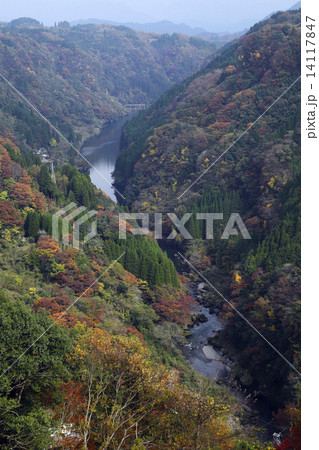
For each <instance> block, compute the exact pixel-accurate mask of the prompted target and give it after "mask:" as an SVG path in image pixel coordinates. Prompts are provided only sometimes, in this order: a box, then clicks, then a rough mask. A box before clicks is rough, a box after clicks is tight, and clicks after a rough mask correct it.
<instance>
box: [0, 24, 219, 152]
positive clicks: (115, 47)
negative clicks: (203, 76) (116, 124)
mask: <svg viewBox="0 0 319 450" xmlns="http://www.w3.org/2000/svg"><path fill="white" fill-rule="evenodd" d="M29 22H30V20H29V21H28V20H27V19H21V20H20V21H19V20H16V21H13V22H12V23H11V24H8V25H6V26H4V27H2V28H1V31H0V64H1V67H2V69H1V73H2V75H4V76H5V77H6V78H7V79H8V80H9V81H10V82H11V83H12V84H13V85H14V86H15V87H16V88H17V89H18V90H20V91H21V92H22V93H23V94H24V95H25V96H26V97H27V99H29V100H30V102H32V103H33V104H34V105H35V107H36V108H38V109H39V111H40V112H41V113H42V114H43V115H44V116H46V117H47V118H48V119H49V120H51V121H52V122H53V124H54V125H56V126H57V127H58V129H59V130H60V131H61V132H62V133H64V134H65V136H66V137H67V138H68V139H69V140H70V141H71V142H73V143H77V144H78V143H79V142H80V141H81V139H82V137H86V136H88V135H89V134H94V132H97V128H99V127H100V126H101V125H102V124H104V123H105V122H107V121H109V120H112V119H115V118H117V117H119V116H121V115H123V114H125V111H126V110H125V108H124V106H125V104H132V103H134V104H135V103H143V104H146V105H149V104H150V103H151V102H152V101H154V100H155V99H157V98H158V97H159V96H160V95H161V94H162V93H163V92H164V91H165V90H167V89H168V88H169V87H170V86H171V85H172V84H173V83H176V82H178V81H181V80H182V79H183V78H185V77H187V76H189V75H190V74H191V73H193V72H195V71H196V70H198V69H199V68H200V67H201V66H202V65H203V63H204V62H205V61H207V58H209V56H210V55H211V54H212V52H213V50H214V45H211V44H209V43H207V42H205V41H203V40H202V39H199V38H192V37H185V36H182V35H176V34H175V35H173V36H167V35H164V36H160V35H155V34H147V33H143V32H135V31H133V30H130V29H129V28H126V27H123V26H122V27H121V26H120V27H113V26H109V25H83V26H77V27H72V28H71V27H70V26H68V24H67V23H66V24H65V23H63V24H61V25H60V26H58V27H51V28H44V27H42V26H41V25H40V24H39V23H36V26H35V25H34V24H33V22H32V23H31V25H30V23H29ZM34 22H36V21H34ZM0 105H1V115H0V131H1V132H2V133H4V132H7V131H11V132H14V133H15V135H16V137H17V138H18V139H19V140H20V142H21V144H23V143H24V141H25V142H26V144H27V145H29V146H31V147H32V146H33V145H36V146H39V147H40V146H43V147H46V148H49V149H50V148H52V143H51V146H50V140H51V139H52V138H54V139H55V140H56V141H57V144H58V146H57V147H56V148H54V152H56V151H57V150H58V148H59V139H58V136H56V135H55V133H54V132H52V131H51V130H50V128H49V127H48V125H47V124H46V123H44V122H43V121H41V119H40V118H39V117H38V116H37V115H36V113H35V112H34V111H31V112H30V108H29V107H28V106H27V105H26V104H25V103H24V102H23V101H22V100H21V98H19V97H18V96H17V94H16V93H14V92H13V91H12V89H11V88H10V87H9V86H8V85H7V84H6V83H5V82H4V80H2V79H1V83H0ZM61 145H62V143H61Z"/></svg>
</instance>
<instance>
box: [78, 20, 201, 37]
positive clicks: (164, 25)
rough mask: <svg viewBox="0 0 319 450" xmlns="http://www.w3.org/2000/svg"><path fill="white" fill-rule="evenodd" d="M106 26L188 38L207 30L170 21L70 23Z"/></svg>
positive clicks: (92, 21) (89, 21) (85, 21)
mask: <svg viewBox="0 0 319 450" xmlns="http://www.w3.org/2000/svg"><path fill="white" fill-rule="evenodd" d="M91 23H93V24H105V23H108V24H110V25H115V26H117V25H123V26H125V27H128V28H132V29H133V30H137V31H146V32H148V33H158V34H174V33H180V34H184V35H186V36H197V35H198V34H200V33H205V32H206V30H205V29H204V28H200V27H195V28H193V27H191V26H189V25H186V24H185V23H180V24H176V23H173V22H170V21H169V20H161V21H159V22H148V23H137V22H124V23H122V22H114V21H112V20H102V19H94V18H92V19H79V20H74V21H72V22H70V25H72V26H76V25H87V24H91Z"/></svg>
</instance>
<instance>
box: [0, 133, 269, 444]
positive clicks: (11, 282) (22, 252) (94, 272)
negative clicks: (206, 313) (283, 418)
mask: <svg viewBox="0 0 319 450" xmlns="http://www.w3.org/2000/svg"><path fill="white" fill-rule="evenodd" d="M75 199H76V200H77V202H78V205H83V206H84V205H85V206H88V207H90V208H91V207H97V208H98V235H97V236H96V237H95V238H94V239H92V240H91V241H90V242H89V243H88V244H86V245H85V246H84V247H83V248H81V249H80V250H76V249H75V248H73V247H72V246H67V244H66V241H65V238H66V237H68V235H64V239H63V240H61V243H60V245H59V244H58V243H57V242H55V241H54V240H53V239H52V238H51V232H52V230H51V228H52V214H54V213H55V212H57V211H58V210H59V208H61V207H62V206H64V205H66V204H68V203H69V201H70V200H75ZM0 203H1V205H0V256H1V258H0V304H1V308H0V325H1V326H0V337H1V339H0V356H1V358H0V361H1V363H0V375H1V376H0V424H1V426H0V446H1V448H29V449H36V448H49V447H50V446H51V445H53V446H54V447H58V448H62V449H69V448H82V447H84V448H98V447H100V446H101V445H106V444H105V442H108V444H107V446H108V447H109V448H118V447H119V445H120V442H122V440H123V442H125V447H123V448H126V446H129V447H130V448H133V447H134V446H138V447H140V448H146V446H147V447H149V446H151V447H153V448H160V447H164V448H177V447H180V446H182V447H185V448H195V447H196V448H199V449H206V448H208V447H213V446H215V447H216V448H225V449H226V448H227V449H228V448H231V449H232V448H233V449H241V448H247V449H260V450H261V449H262V448H265V447H264V446H263V445H262V444H259V443H256V444H253V439H252V437H251V436H248V434H247V430H246V429H245V428H244V427H242V425H241V424H240V423H239V419H240V417H241V414H242V413H241V408H240V407H239V406H238V404H237V402H236V401H235V400H234V398H233V397H232V396H230V395H229V394H227V392H226V391H225V390H224V389H223V388H220V387H218V386H217V385H215V384H213V383H208V382H206V383H205V382H204V381H203V380H202V379H200V377H198V376H197V375H196V373H194V372H193V371H192V370H191V369H190V368H189V367H188V365H187V364H186V362H185V360H184V359H183V357H182V354H181V350H180V348H181V346H182V345H183V343H184V342H185V337H184V334H183V330H184V329H185V327H186V325H187V324H188V323H190V312H191V311H192V309H193V308H194V302H193V301H192V299H191V298H190V297H189V296H188V295H186V292H185V290H184V288H183V287H182V285H181V283H180V281H177V279H176V278H174V277H173V275H174V274H175V275H176V272H175V271H174V268H173V267H171V269H170V270H169V269H167V267H165V264H166V262H167V257H166V255H165V254H163V253H162V252H161V250H160V249H159V247H158V245H157V244H156V243H155V242H153V241H150V240H149V239H146V238H142V237H141V236H137V237H136V239H135V238H134V237H133V236H131V239H129V240H128V242H127V245H126V246H123V247H122V248H121V251H122V252H124V251H126V253H127V255H128V256H131V255H133V256H134V252H135V247H136V249H142V250H143V258H144V259H146V260H147V265H146V267H147V266H149V265H151V264H152V263H153V272H155V273H156V272H157V265H158V266H160V265H161V264H163V266H164V268H165V271H169V272H170V274H171V276H172V279H170V280H161V279H160V277H159V278H156V277H155V278H154V280H152V279H150V278H148V273H147V270H146V273H144V274H137V276H135V275H134V274H133V272H134V271H136V270H138V268H139V267H140V266H141V268H143V264H139V262H136V261H135V262H134V264H133V266H132V268H131V270H132V272H129V271H127V270H125V268H124V267H126V265H129V264H130V258H128V259H126V258H125V257H124V256H123V257H122V258H119V256H120V255H117V254H116V255H115V252H116V251H117V246H116V245H115V243H114V241H113V239H112V236H113V234H114V232H115V230H116V229H117V226H118V224H117V213H118V212H119V209H117V207H116V206H115V205H114V204H113V203H112V202H111V201H110V200H109V199H107V198H106V197H105V196H104V195H103V194H102V193H101V192H100V191H97V190H96V189H95V188H94V186H93V185H92V184H91V183H90V181H89V179H88V178H87V177H86V176H85V175H82V174H80V173H79V172H78V171H77V170H76V169H74V168H72V167H71V166H65V167H64V168H62V169H61V170H60V171H57V183H56V184H55V183H53V182H52V180H51V179H50V177H49V175H48V172H47V169H46V166H44V165H42V164H41V163H40V162H39V161H38V159H37V158H36V157H35V158H32V156H30V155H29V160H28V161H26V159H25V157H24V154H23V152H22V153H21V152H20V150H19V149H18V148H17V147H16V146H15V145H14V144H13V143H12V142H11V141H10V140H8V139H4V138H0ZM70 232H71V230H70ZM61 237H62V236H61ZM135 240H136V241H137V242H134V241H135ZM112 244H114V245H112ZM115 258H119V259H118V262H116V261H115ZM136 258H138V254H137V255H136ZM156 261H158V262H157V264H156ZM143 270H145V267H144V269H143ZM173 278H174V279H173ZM147 279H149V283H148V282H147ZM174 280H175V281H174ZM174 285H175V286H174ZM31 344H32V345H31ZM199 436H200V438H199ZM243 440H245V441H246V442H244V441H243ZM249 443H251V444H252V445H250V444H249ZM243 446H244V447H243Z"/></svg>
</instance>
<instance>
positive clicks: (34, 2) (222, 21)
mask: <svg viewBox="0 0 319 450" xmlns="http://www.w3.org/2000/svg"><path fill="white" fill-rule="evenodd" d="M295 2H296V0H241V1H239V0H0V20H3V21H10V20H12V19H14V18H17V17H33V18H35V19H38V20H39V21H41V22H43V23H44V24H45V25H53V24H54V22H55V21H61V20H69V21H72V20H77V19H80V18H82V19H88V18H98V19H108V20H113V21H117V22H156V21H158V20H163V19H166V20H170V21H172V22H175V23H182V22H184V23H187V24H188V25H191V26H200V27H203V28H206V29H207V30H208V31H227V30H230V31H236V30H238V31H239V30H241V29H242V28H244V27H247V26H250V25H252V24H253V23H255V22H257V21H259V20H261V19H263V18H264V17H265V16H266V15H268V14H269V13H271V12H273V11H277V10H279V9H281V10H284V9H288V8H289V7H291V6H292V5H293V4H294V3H295Z"/></svg>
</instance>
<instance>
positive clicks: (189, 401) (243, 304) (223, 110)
mask: <svg viewBox="0 0 319 450" xmlns="http://www.w3.org/2000/svg"><path fill="white" fill-rule="evenodd" d="M215 38H216V39H215V41H214V35H213V36H212V37H211V40H210V41H208V40H204V39H202V38H200V37H193V36H192V37H189V36H183V35H181V34H177V33H175V34H172V35H168V34H163V35H158V34H155V33H146V32H142V31H134V30H132V29H130V28H128V27H126V26H122V25H121V26H115V25H106V24H103V25H93V24H84V25H83V24H82V25H75V26H70V24H68V23H67V22H62V23H60V24H58V25H55V26H54V27H44V26H43V25H42V24H40V23H39V22H37V21H35V20H33V19H18V20H17V21H12V23H9V24H0V62H1V63H2V66H3V70H4V76H3V77H2V78H1V83H0V106H1V110H0V255H1V258H0V304H1V308H0V325H1V326H0V357H1V358H0V368H1V373H2V375H1V377H0V447H1V448H4V449H11V448H28V449H38V448H43V449H49V448H56V449H69V448H74V449H86V450H89V449H102V448H103V449H120V448H123V449H136V450H137V449H139V450H142V449H148V448H154V449H171V448H172V449H198V450H200V449H201V450H208V449H216V450H217V449H225V450H228V449H234V450H256V449H259V450H269V449H271V448H276V449H281V450H283V449H288V448H291V449H297V450H298V449H299V448H300V378H299V371H300V365H301V360H300V271H301V269H300V84H299V78H298V77H299V74H300V10H291V11H286V12H277V13H275V14H272V15H271V16H270V17H268V18H267V19H265V20H263V21H261V22H259V23H257V24H255V25H254V26H252V27H251V28H250V29H249V30H248V31H247V32H245V33H244V34H242V33H240V36H239V37H238V36H237V35H236V39H234V40H231V41H229V42H223V44H224V45H223V46H222V45H221V43H220V39H217V36H215ZM9 79H10V80H11V81H10V83H11V82H12V83H13V85H14V86H16V90H14V89H12V88H11V86H10V84H8V83H7V82H6V80H9ZM25 98H27V99H30V100H28V101H30V102H31V103H32V105H33V104H34V105H36V107H30V104H28V103H27V102H25V101H24V99H25ZM278 99H279V100H278ZM277 100H278V101H277ZM130 105H131V107H130ZM37 108H38V109H39V111H40V114H41V115H43V117H44V116H45V118H47V119H46V120H43V117H42V116H41V115H39V114H38V112H37ZM265 112H266V113H265ZM257 118H258V120H256V119H257ZM78 149H79V150H78ZM83 157H84V158H83ZM122 194H123V195H122ZM70 204H71V205H73V206H70ZM68 208H69V209H68ZM70 208H71V209H70ZM72 208H75V209H73V210H72ZM71 210H72V212H71ZM89 211H95V213H94V214H92V215H91V216H90V214H88V215H86V214H87V213H88V212H89ZM123 213H126V214H127V213H145V214H148V215H149V217H150V225H151V227H150V228H151V229H152V228H153V226H154V222H155V221H156V219H155V217H157V218H158V217H160V218H161V219H160V223H157V226H158V227H160V228H161V234H162V236H161V238H160V239H156V235H155V234H154V232H150V233H146V232H143V233H136V232H134V230H135V229H137V228H138V227H141V223H140V222H138V220H137V221H136V222H135V223H131V222H130V220H127V221H125V222H124V227H125V230H126V239H121V237H120V235H119V217H120V215H121V214H123ZM167 213H172V214H175V217H176V221H178V220H181V219H182V218H183V217H184V216H185V215H186V214H189V220H187V222H186V225H185V228H186V229H187V231H188V233H189V234H190V235H191V237H192V238H191V239H186V238H185V236H184V235H183V233H181V230H180V228H178V226H176V222H175V223H174V221H172V220H170V219H169V217H168V215H167ZM213 213H214V214H216V213H217V214H219V216H220V217H219V219H218V220H214V223H213V229H212V230H211V232H212V233H213V236H207V227H206V225H207V224H206V222H205V220H196V216H197V215H207V214H213ZM72 214H74V215H72ZM156 214H157V215H156ZM234 214H235V215H236V216H238V217H240V218H241V220H242V225H243V227H245V229H247V230H248V234H249V238H247V236H245V235H244V234H243V233H242V229H241V226H238V224H239V222H238V223H236V224H233V225H234V228H232V230H231V232H230V233H228V235H227V236H226V235H225V228H226V225H227V223H229V220H230V218H231V217H232V215H234ZM155 215H156V216H155ZM75 218H76V219H78V218H79V220H80V221H81V228H80V231H79V235H78V236H77V241H75V240H74V236H75V234H76V233H75V228H74V224H75V223H76V219H75ZM54 227H55V228H54ZM236 227H237V228H236ZM92 230H93V232H92ZM144 231H145V230H144ZM172 235H173V236H174V239H168V236H172ZM86 236H90V239H86ZM71 242H73V244H72V245H70V243H71ZM75 243H76V244H78V245H75ZM39 336H40V337H39ZM29 342H31V343H32V345H31V346H29V344H28V343H29ZM26 346H27V347H26ZM274 347H275V348H274ZM287 361H288V364H287ZM22 443H23V444H22Z"/></svg>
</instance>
